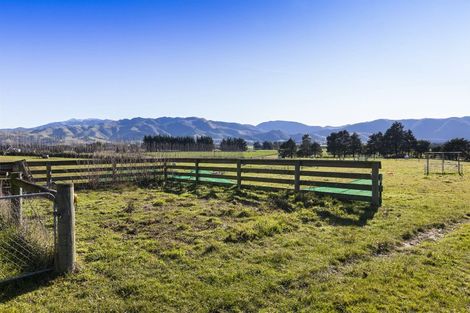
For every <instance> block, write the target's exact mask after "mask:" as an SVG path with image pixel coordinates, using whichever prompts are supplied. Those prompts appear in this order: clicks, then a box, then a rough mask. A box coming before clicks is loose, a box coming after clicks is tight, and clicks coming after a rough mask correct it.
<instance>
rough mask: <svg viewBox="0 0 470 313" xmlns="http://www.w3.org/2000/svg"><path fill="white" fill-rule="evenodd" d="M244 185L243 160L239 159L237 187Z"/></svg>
mask: <svg viewBox="0 0 470 313" xmlns="http://www.w3.org/2000/svg"><path fill="white" fill-rule="evenodd" d="M241 187H242V161H241V160H237V188H238V189H240V188H241Z"/></svg>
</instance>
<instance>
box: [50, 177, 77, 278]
mask: <svg viewBox="0 0 470 313" xmlns="http://www.w3.org/2000/svg"><path fill="white" fill-rule="evenodd" d="M73 195H74V187H73V184H72V183H60V184H57V195H56V197H55V201H54V207H55V210H56V214H57V246H56V251H55V270H56V272H57V273H59V274H64V273H70V272H72V271H73V270H74V269H75V260H76V256H75V207H74V204H73Z"/></svg>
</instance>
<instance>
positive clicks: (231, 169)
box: [4, 158, 383, 206]
mask: <svg viewBox="0 0 470 313" xmlns="http://www.w3.org/2000/svg"><path fill="white" fill-rule="evenodd" d="M26 163H27V167H28V168H29V173H30V175H32V177H33V180H34V181H35V182H38V183H46V185H48V186H52V184H53V183H56V182H74V183H75V185H77V186H79V187H80V186H82V187H83V186H86V185H90V184H98V183H99V184H103V183H112V182H117V181H138V180H143V179H151V180H162V181H163V180H177V181H192V182H194V183H196V184H199V183H204V184H216V185H222V186H237V187H239V188H255V189H263V190H269V189H271V190H272V189H291V190H294V191H296V192H299V191H312V192H315V193H319V194H327V195H330V196H332V197H336V198H340V199H347V200H359V201H367V202H370V203H371V204H372V205H374V206H380V205H381V202H382V189H383V187H382V175H381V174H380V173H379V171H380V168H381V163H380V162H379V161H350V160H308V159H237V158H168V159H155V158H149V159H143V158H141V159H127V160H121V159H105V160H103V159H86V160H63V161H49V160H44V161H29V162H26ZM4 167H5V166H4Z"/></svg>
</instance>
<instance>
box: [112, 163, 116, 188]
mask: <svg viewBox="0 0 470 313" xmlns="http://www.w3.org/2000/svg"><path fill="white" fill-rule="evenodd" d="M112 166H113V168H112V175H113V177H112V179H113V183H116V181H117V175H116V174H117V164H116V159H115V158H113V165H112Z"/></svg>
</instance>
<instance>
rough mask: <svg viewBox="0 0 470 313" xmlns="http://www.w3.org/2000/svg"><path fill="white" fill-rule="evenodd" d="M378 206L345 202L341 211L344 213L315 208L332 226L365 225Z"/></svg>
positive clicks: (372, 216)
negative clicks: (355, 204)
mask: <svg viewBox="0 0 470 313" xmlns="http://www.w3.org/2000/svg"><path fill="white" fill-rule="evenodd" d="M377 210H378V207H375V206H361V207H357V206H354V205H353V204H349V203H347V204H345V205H344V206H343V207H342V209H341V211H343V212H344V213H346V214H345V215H346V216H344V215H343V214H338V213H337V212H332V211H330V210H328V209H325V210H317V214H318V216H319V217H320V218H321V219H322V220H324V221H326V222H327V223H328V224H330V225H333V226H359V227H362V226H365V225H367V222H368V221H369V220H371V219H373V218H374V216H375V214H376V213H377Z"/></svg>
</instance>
